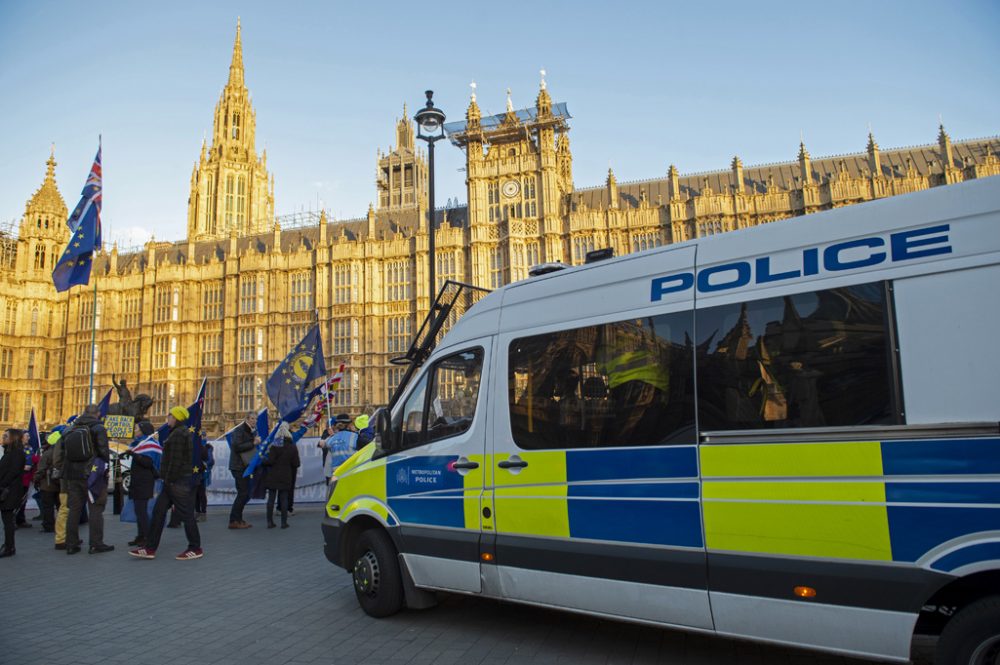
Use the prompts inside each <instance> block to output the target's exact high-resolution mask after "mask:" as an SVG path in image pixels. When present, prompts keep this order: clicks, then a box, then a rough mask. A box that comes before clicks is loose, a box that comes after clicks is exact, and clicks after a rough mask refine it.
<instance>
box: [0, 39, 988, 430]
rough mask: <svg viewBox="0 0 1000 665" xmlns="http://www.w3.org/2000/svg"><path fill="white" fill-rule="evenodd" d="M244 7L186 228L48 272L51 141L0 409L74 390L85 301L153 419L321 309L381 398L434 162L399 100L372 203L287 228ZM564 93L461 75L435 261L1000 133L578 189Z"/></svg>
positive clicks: (236, 386) (225, 381)
mask: <svg viewBox="0 0 1000 665" xmlns="http://www.w3.org/2000/svg"><path fill="white" fill-rule="evenodd" d="M241 48H242V44H241V40H240V34H239V29H237V40H236V45H235V46H234V49H233V60H232V64H231V66H230V72H229V80H228V83H227V85H226V87H225V89H224V90H223V93H222V97H221V99H220V101H219V104H218V105H217V107H216V113H215V122H214V131H213V140H212V145H211V147H210V148H204V147H203V149H202V153H201V156H200V158H199V160H198V162H197V164H196V165H195V170H194V174H193V175H192V179H191V193H190V198H189V201H188V205H189V208H188V236H187V238H186V239H185V240H181V241H177V242H154V241H151V242H149V243H147V244H146V245H145V247H144V248H143V249H142V250H141V251H132V252H123V253H119V252H118V250H117V248H113V249H112V250H111V251H110V252H108V253H105V254H104V255H102V256H101V257H100V258H99V259H98V260H97V261H95V275H96V279H97V284H98V296H97V316H96V318H95V317H94V312H93V310H92V309H91V307H92V306H93V291H92V290H91V289H88V288H80V287H77V288H74V289H72V290H70V291H69V292H68V293H64V294H57V293H56V292H55V290H54V288H53V286H52V282H51V277H50V274H51V270H52V267H53V266H54V262H55V259H56V257H57V255H58V254H59V253H60V252H61V250H62V248H63V247H64V246H65V243H66V241H67V239H68V231H67V229H66V226H65V223H64V222H65V219H66V214H67V210H66V205H65V203H64V201H63V199H62V197H61V196H60V194H59V191H58V189H57V187H56V183H55V173H54V168H55V160H54V158H50V159H49V161H48V168H47V172H46V175H45V178H44V181H43V184H42V186H41V187H40V188H39V190H38V191H37V192H36V193H35V195H34V196H33V197H32V198H31V200H30V201H29V202H28V204H27V206H26V208H25V213H24V216H23V218H22V219H21V223H20V228H19V229H18V230H17V232H16V234H15V233H14V232H13V231H11V232H9V233H7V234H6V235H0V426H9V425H14V424H22V425H23V424H24V423H25V422H26V421H27V418H28V413H29V412H30V408H31V407H32V406H34V407H35V409H36V412H37V413H38V416H39V418H40V420H41V421H42V423H43V424H47V425H48V424H54V423H56V422H58V421H60V420H62V419H65V418H66V417H67V416H68V415H70V414H71V413H73V412H76V411H78V410H79V409H80V407H81V406H82V405H83V404H84V403H85V402H87V401H89V400H91V399H93V396H91V395H89V394H88V385H89V375H90V369H91V335H92V334H95V331H94V330H93V328H92V322H94V321H96V327H97V330H96V353H95V358H94V368H95V372H96V374H95V393H97V394H98V395H100V394H103V392H104V391H105V390H106V389H107V388H108V387H109V386H110V384H111V376H112V373H117V374H118V375H120V376H125V377H127V378H128V379H129V381H130V383H131V384H132V387H133V392H135V391H140V392H148V393H150V394H151V395H153V397H154V398H155V400H156V402H155V404H154V406H153V408H152V415H153V417H154V419H161V418H163V417H164V416H165V414H166V411H167V410H168V408H169V407H170V405H172V404H174V403H178V402H180V403H186V402H188V401H190V400H191V399H193V396H194V393H195V391H196V389H197V386H198V384H199V382H200V381H201V379H202V377H207V379H208V389H207V391H208V392H207V403H206V421H205V422H206V427H207V428H208V429H209V431H210V432H216V433H217V432H219V431H222V430H224V429H225V428H227V427H228V426H231V424H233V423H234V422H235V421H237V420H238V419H239V418H240V416H241V414H242V413H244V412H246V411H247V410H252V409H255V408H258V407H259V406H261V405H263V404H265V403H266V396H265V392H264V383H265V381H266V380H267V377H268V375H269V373H270V372H271V371H272V370H273V369H274V367H275V366H276V365H277V363H278V362H279V361H280V360H281V359H282V358H283V357H284V356H285V354H286V353H287V351H288V349H289V347H290V346H291V345H292V344H293V343H294V342H295V341H297V340H298V339H299V338H300V337H301V336H302V335H303V334H304V333H305V332H306V330H307V328H308V327H309V326H310V325H312V323H313V322H314V321H316V320H317V317H318V320H319V322H320V325H321V329H322V333H323V339H324V347H325V351H326V354H327V367H328V368H331V370H333V369H335V368H336V367H337V366H338V365H339V364H340V363H344V364H345V365H346V370H345V374H344V380H343V382H342V383H341V385H340V388H339V390H338V400H339V402H340V404H341V407H340V408H342V409H343V410H345V411H350V412H360V411H362V410H365V411H369V410H370V409H371V408H372V407H373V406H374V405H378V404H382V403H385V401H386V400H387V398H388V396H389V394H390V392H391V389H392V388H393V387H394V386H395V384H396V383H397V382H398V380H399V377H400V374H401V370H400V369H399V368H398V367H395V366H393V365H391V364H390V363H389V359H390V358H391V357H394V356H396V355H400V354H402V353H403V352H405V350H406V349H407V347H408V346H409V342H410V339H411V337H412V336H413V334H414V333H415V332H416V329H417V328H418V327H419V325H420V323H421V322H422V321H423V318H424V316H425V315H426V312H427V309H428V304H429V303H428V297H427V291H428V289H427V288H426V285H427V265H428V256H427V247H428V243H427V228H426V221H424V220H426V215H427V196H426V191H427V177H428V175H427V167H426V161H425V158H424V156H423V154H422V153H421V152H420V151H419V150H417V149H416V147H415V146H414V136H413V127H412V124H411V123H410V121H409V120H408V119H407V118H406V112H405V109H404V113H403V118H402V119H401V120H400V121H399V122H398V123H397V126H396V132H395V134H396V136H395V139H396V143H395V145H394V146H392V147H391V148H390V149H389V151H388V152H386V153H382V152H379V153H378V154H377V156H376V162H377V171H376V174H377V175H376V183H375V185H376V192H377V194H376V201H377V203H376V205H373V206H371V207H369V210H368V213H367V215H365V216H363V217H360V218H357V219H351V220H341V221H333V220H330V219H328V218H327V217H326V216H325V215H320V216H318V218H316V219H314V220H313V221H312V222H311V223H307V224H296V225H291V224H288V223H287V222H286V227H287V228H282V226H281V223H280V221H281V220H280V219H277V218H275V217H274V214H273V210H274V198H273V179H271V178H270V177H269V176H268V174H267V171H266V156H258V155H257V154H256V152H255V146H254V132H255V116H254V110H253V108H252V107H251V106H250V101H249V100H250V97H249V93H248V92H247V89H246V87H245V85H244V82H243V61H242V51H241ZM568 120H569V114H568V111H567V109H566V105H565V104H554V103H553V102H552V100H551V99H550V97H549V93H548V90H547V89H546V87H545V83H544V81H543V82H542V85H541V88H540V90H539V92H538V96H537V99H536V102H535V106H534V107H533V108H528V109H521V110H515V109H514V108H513V107H512V105H510V103H508V109H507V112H506V113H504V114H501V115H498V116H493V117H487V118H483V117H482V115H481V113H480V110H479V106H478V104H477V102H476V99H475V95H473V97H472V99H471V101H470V103H469V106H468V109H467V111H466V118H465V121H464V122H459V123H454V124H452V125H449V126H448V132H449V136H450V138H451V140H452V142H453V143H454V144H455V145H456V146H458V147H460V148H461V149H463V150H464V151H465V153H466V166H467V177H468V180H467V183H468V205H467V206H465V207H459V208H451V209H442V210H436V211H435V213H434V217H435V221H436V224H437V231H436V235H435V243H436V252H435V261H436V271H437V280H438V281H439V283H443V281H444V280H446V279H452V280H457V281H464V282H469V283H472V284H475V285H478V286H482V287H485V288H496V287H498V286H501V285H503V284H506V283H509V282H511V281H515V280H520V279H524V278H525V277H527V271H528V268H529V267H530V266H532V265H534V264H538V263H542V262H546V261H562V262H565V263H569V264H579V263H582V262H583V260H584V256H585V255H586V253H587V252H588V251H590V250H593V249H599V248H602V247H612V248H613V249H614V250H615V253H616V254H625V253H629V252H633V251H639V250H643V249H647V248H650V247H656V246H659V245H663V244H667V243H674V242H681V241H684V240H688V239H691V238H697V237H702V236H706V235H711V234H714V233H723V232H726V231H731V230H734V229H739V228H745V227H749V226H755V225H757V224H763V223H766V222H771V221H775V220H778V219H785V218H789V217H794V216H797V215H803V214H807V213H811V212H815V211H819V210H826V209H830V208H836V207H839V206H844V205H852V204H855V203H860V202H863V201H869V200H873V199H878V198H882V197H886V196H894V195H896V194H903V193H907V192H912V191H916V190H920V189H926V188H928V187H935V186H941V185H947V184H951V183H955V182H960V181H963V180H967V179H972V178H983V177H989V176H995V175H1000V159H998V157H997V152H998V150H1000V139H997V138H990V139H982V140H972V141H961V142H954V143H953V142H952V141H951V139H950V138H949V137H948V135H947V134H946V133H945V131H944V129H943V128H941V131H940V134H939V136H938V141H937V142H936V143H935V144H932V145H926V146H919V147H915V148H904V149H896V150H880V149H879V147H878V145H877V144H876V143H875V140H874V138H872V137H871V136H869V139H868V145H867V148H866V150H865V151H864V152H860V153H857V154H849V155H842V156H838V157H831V158H821V159H812V158H811V157H810V155H809V153H808V152H807V151H806V149H805V146H800V149H799V154H798V157H797V159H796V160H794V161H790V162H787V163H780V164H771V165H766V166H758V167H744V166H743V164H742V162H741V161H740V159H739V158H738V157H737V158H734V159H733V162H732V164H731V167H730V168H729V169H726V170H721V171H717V172H712V173H704V174H695V175H687V176H682V175H680V174H679V173H678V170H677V168H676V167H674V166H670V167H669V168H668V170H667V172H666V177H657V178H653V179H650V180H645V181H640V182H632V183H618V182H617V181H616V179H615V176H614V174H613V173H612V172H610V171H609V173H608V177H607V180H606V182H605V183H604V184H603V185H601V186H597V187H589V188H584V189H577V188H575V187H574V185H573V176H572V154H571V150H570V144H569V134H568V130H569V124H568Z"/></svg>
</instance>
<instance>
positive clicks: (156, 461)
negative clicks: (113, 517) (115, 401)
mask: <svg viewBox="0 0 1000 665" xmlns="http://www.w3.org/2000/svg"><path fill="white" fill-rule="evenodd" d="M134 436H135V438H134V439H132V442H131V443H130V444H129V449H128V453H127V454H128V455H129V456H130V457H131V458H132V467H131V470H130V476H131V477H130V479H129V487H128V498H129V499H130V500H131V501H132V505H133V507H134V509H135V523H136V535H135V538H134V539H133V540H132V541H130V542H129V545H130V546H131V547H144V546H145V545H146V534H148V533H149V500H150V499H152V498H153V492H154V489H155V487H156V479H157V478H158V477H159V471H160V458H161V457H162V455H163V446H161V445H160V443H159V442H158V441H157V440H156V432H155V430H154V429H153V423H151V422H149V421H148V420H140V421H139V422H137V423H136V424H135V429H134Z"/></svg>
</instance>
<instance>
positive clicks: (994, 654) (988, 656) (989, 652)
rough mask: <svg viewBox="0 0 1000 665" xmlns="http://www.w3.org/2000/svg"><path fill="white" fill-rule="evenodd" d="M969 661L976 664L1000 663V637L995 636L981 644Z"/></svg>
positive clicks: (994, 664) (995, 664)
mask: <svg viewBox="0 0 1000 665" xmlns="http://www.w3.org/2000/svg"><path fill="white" fill-rule="evenodd" d="M969 662H970V663H973V664H974V665H997V664H998V663H1000V637H993V638H991V639H988V640H986V641H985V642H983V643H982V644H980V645H979V646H978V647H977V648H976V650H975V652H974V653H973V654H972V658H971V659H970V661H969Z"/></svg>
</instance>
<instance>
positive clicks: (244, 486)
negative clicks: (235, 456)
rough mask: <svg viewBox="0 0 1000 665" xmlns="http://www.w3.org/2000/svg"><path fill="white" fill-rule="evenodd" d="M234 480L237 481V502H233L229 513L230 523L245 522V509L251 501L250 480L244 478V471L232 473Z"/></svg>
mask: <svg viewBox="0 0 1000 665" xmlns="http://www.w3.org/2000/svg"><path fill="white" fill-rule="evenodd" d="M229 473H231V474H233V480H234V481H236V500H235V501H233V507H232V509H231V510H230V511H229V521H230V522H242V521H243V508H244V506H246V505H247V502H248V501H250V479H249V478H244V477H243V472H242V471H232V470H230V472H229Z"/></svg>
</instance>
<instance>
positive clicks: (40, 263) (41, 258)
mask: <svg viewBox="0 0 1000 665" xmlns="http://www.w3.org/2000/svg"><path fill="white" fill-rule="evenodd" d="M44 269H45V245H43V244H42V243H38V244H37V245H35V270H44Z"/></svg>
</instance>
